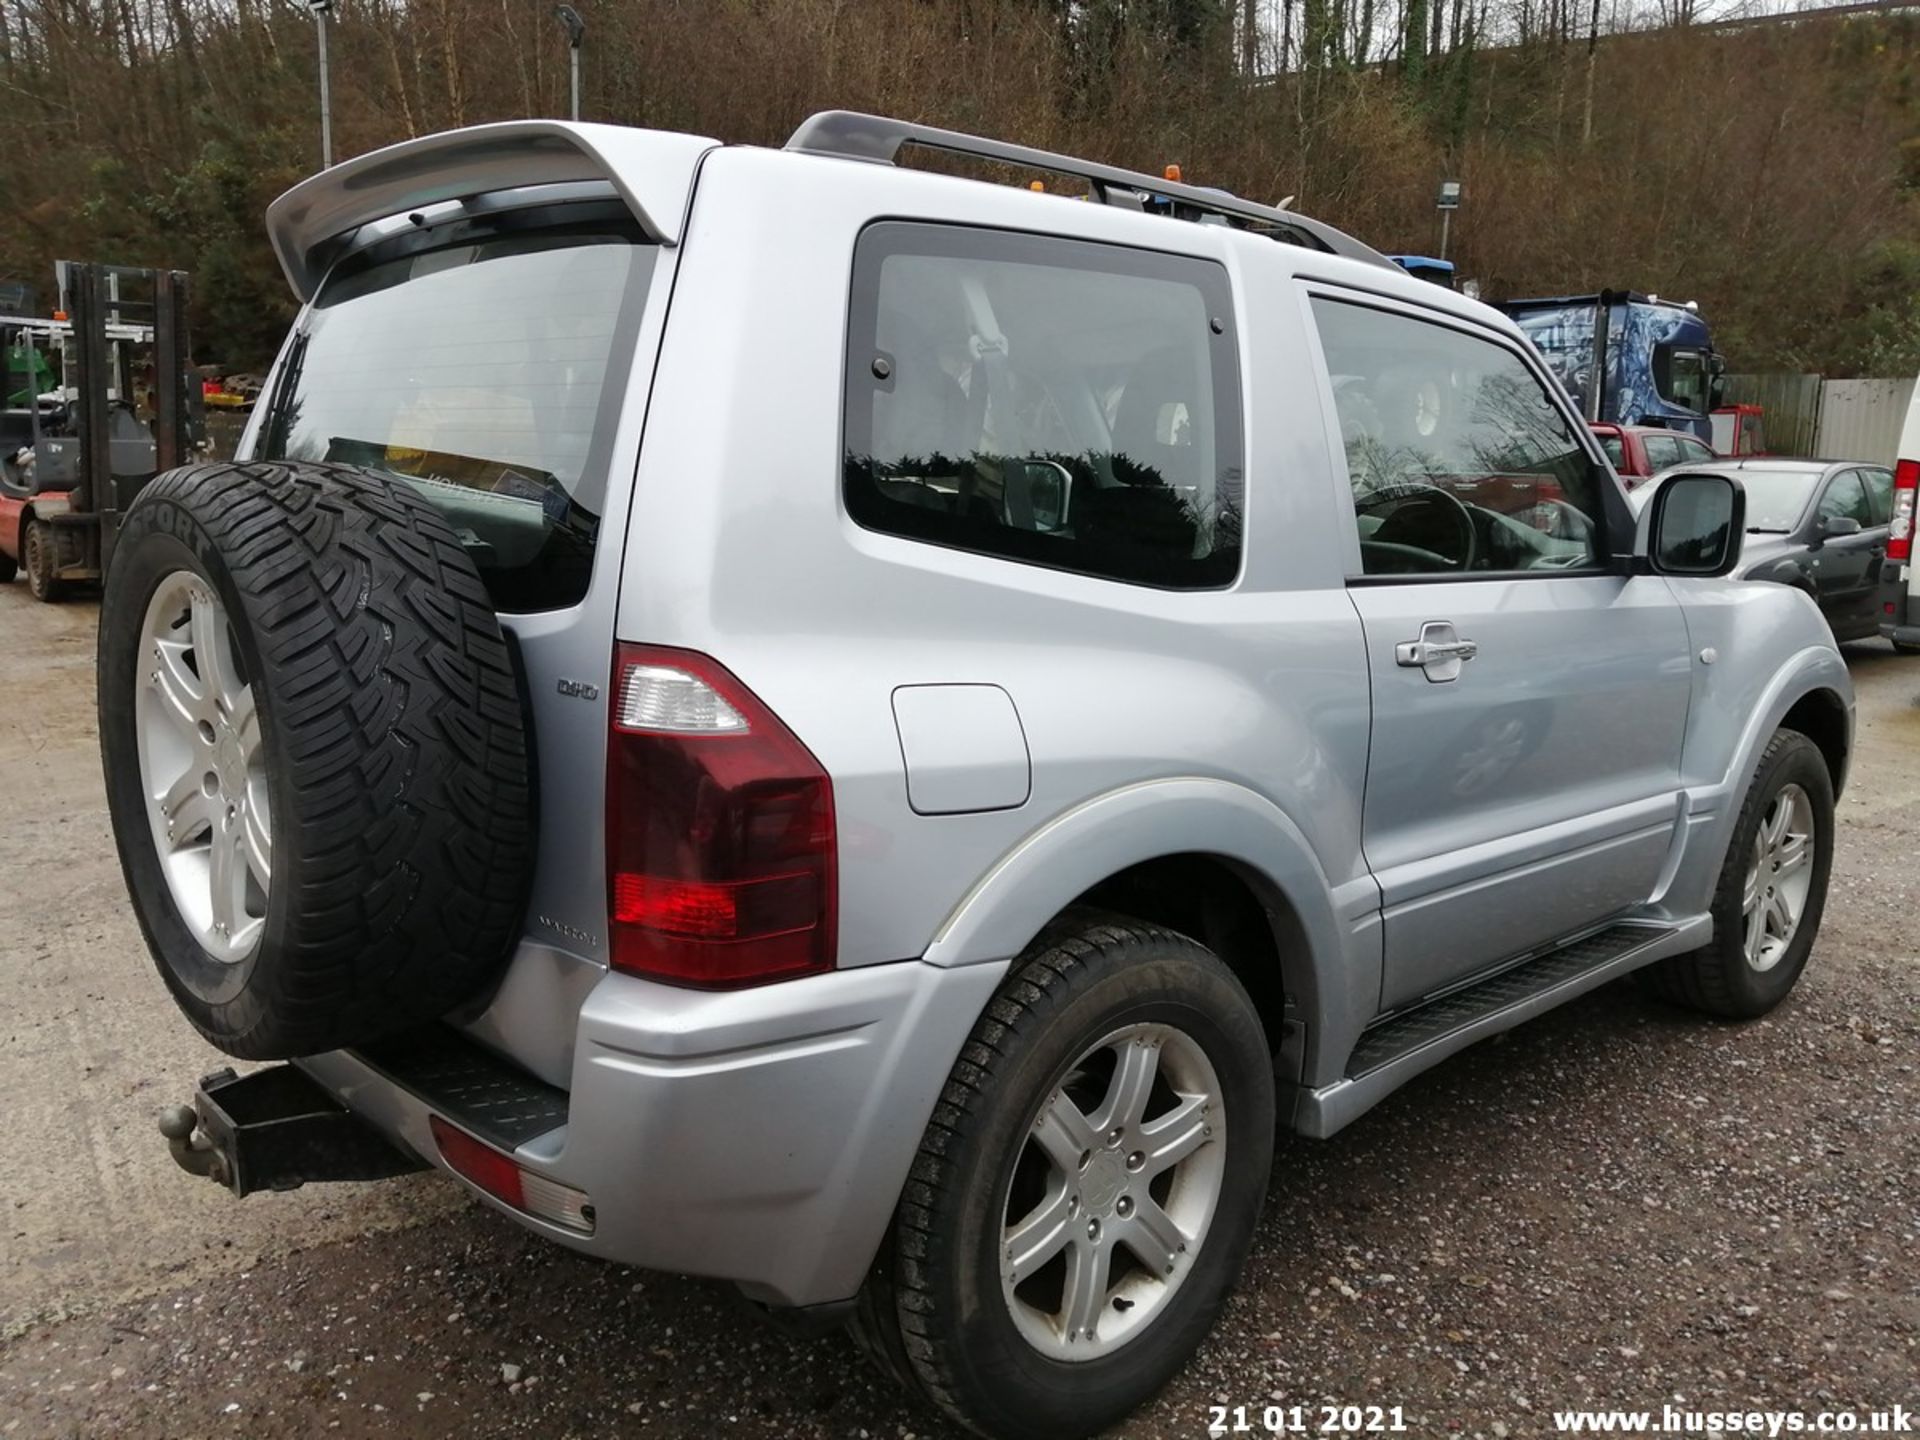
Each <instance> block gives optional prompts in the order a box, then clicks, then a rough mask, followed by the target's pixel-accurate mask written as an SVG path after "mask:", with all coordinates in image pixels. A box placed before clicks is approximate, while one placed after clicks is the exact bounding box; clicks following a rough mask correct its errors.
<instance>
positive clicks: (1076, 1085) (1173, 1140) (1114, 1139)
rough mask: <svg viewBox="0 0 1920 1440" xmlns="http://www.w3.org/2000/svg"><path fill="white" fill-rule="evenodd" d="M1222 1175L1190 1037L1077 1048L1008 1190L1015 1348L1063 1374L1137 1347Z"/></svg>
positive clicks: (1134, 1035) (1194, 1245) (1122, 1039)
mask: <svg viewBox="0 0 1920 1440" xmlns="http://www.w3.org/2000/svg"><path fill="white" fill-rule="evenodd" d="M1225 1168H1226V1125H1225V1115H1224V1111H1223V1107H1222V1104H1221V1098H1220V1081H1219V1077H1218V1076H1217V1075H1216V1074H1215V1072H1214V1068H1213V1065H1212V1063H1211V1062H1210V1061H1209V1060H1208V1059H1207V1056H1206V1052H1205V1051H1203V1050H1202V1049H1201V1048H1200V1046H1199V1044H1198V1043H1197V1042H1196V1041H1195V1040H1194V1039H1193V1038H1192V1037H1191V1036H1189V1035H1188V1034H1186V1033H1185V1032H1184V1031H1182V1030H1179V1029H1176V1028H1174V1027H1173V1026H1170V1025H1161V1024H1137V1025H1129V1026H1127V1027H1126V1028H1124V1029H1121V1030H1116V1031H1115V1032H1113V1033H1112V1034H1110V1035H1108V1036H1106V1037H1105V1038H1104V1039H1102V1040H1101V1041H1100V1042H1099V1043H1098V1044H1096V1045H1093V1046H1091V1047H1089V1048H1088V1049H1087V1050H1086V1051H1085V1052H1084V1053H1083V1054H1082V1055H1081V1056H1080V1058H1079V1059H1078V1060H1076V1061H1075V1062H1074V1063H1073V1065H1072V1066H1070V1067H1069V1068H1068V1071H1067V1073H1066V1075H1065V1076H1064V1077H1063V1078H1062V1080H1061V1081H1060V1083H1059V1084H1058V1085H1057V1086H1055V1087H1054V1089H1053V1091H1052V1093H1051V1094H1050V1095H1049V1096H1048V1098H1047V1100H1046V1102H1045V1103H1044V1104H1043V1105H1042V1106H1041V1107H1040V1111H1039V1114H1038V1115H1036V1116H1035V1117H1034V1119H1033V1122H1032V1125H1031V1127H1030V1129H1029V1132H1028V1135H1027V1138H1026V1140H1025V1142H1024V1143H1023V1145H1022V1147H1021V1152H1020V1155H1019V1156H1018V1157H1017V1160H1016V1163H1015V1166H1014V1173H1013V1176H1012V1179H1011V1181H1010V1183H1009V1185H1008V1191H1007V1199H1006V1204H1005V1208H1004V1212H1003V1217H1002V1226H1003V1232H1002V1238H1001V1246H1000V1281H1001V1292H1002V1295H1003V1296H1004V1298H1005V1300H1006V1304H1007V1307H1008V1310H1009V1312H1010V1313H1011V1315H1012V1317H1013V1321H1014V1324H1015V1326H1016V1328H1017V1329H1018V1330H1019V1332H1020V1334H1021V1335H1022V1336H1023V1337H1024V1338H1025V1339H1026V1341H1027V1342H1028V1343H1029V1344H1030V1345H1032V1346H1033V1347H1034V1348H1035V1349H1036V1350H1038V1351H1040V1352H1041V1353H1042V1354H1043V1355H1046V1356H1048V1357H1049V1358H1052V1359H1055V1360H1067V1361H1081V1360H1092V1359H1097V1358H1099V1357H1101V1356H1103V1355H1107V1354H1110V1353H1111V1352H1112V1351H1114V1350H1115V1349H1117V1348H1118V1347H1119V1346H1121V1345H1123V1344H1125V1343H1126V1342H1127V1341H1128V1340H1129V1339H1131V1338H1132V1337H1133V1336H1135V1335H1137V1334H1139V1333H1140V1332H1141V1331H1142V1330H1143V1329H1144V1328H1145V1327H1146V1326H1147V1325H1149V1324H1150V1323H1151V1322H1152V1321H1153V1320H1154V1318H1155V1317H1156V1316H1157V1315H1159V1314H1160V1313H1161V1312H1162V1311H1163V1310H1164V1309H1165V1307H1166V1305H1167V1302H1168V1301H1169V1300H1170V1299H1171V1298H1172V1296H1173V1294H1174V1292H1175V1291H1177V1290H1178V1289H1179V1287H1180V1285H1181V1283H1182V1282H1183V1281H1184V1280H1185V1279H1186V1277H1187V1275H1188V1274H1189V1273H1191V1271H1192V1268H1193V1263H1194V1259H1195V1257H1196V1255H1197V1254H1198V1252H1199V1249H1200V1246H1201V1244H1202V1243H1203V1242H1204V1241H1205V1239H1206V1234H1207V1227H1208V1225H1209V1223H1210V1222H1211V1220H1212V1218H1213V1212H1214V1209H1215V1207H1216V1206H1217V1204H1218V1203H1219V1199H1220V1192H1221V1186H1222V1182H1223V1177H1224V1175H1225Z"/></svg>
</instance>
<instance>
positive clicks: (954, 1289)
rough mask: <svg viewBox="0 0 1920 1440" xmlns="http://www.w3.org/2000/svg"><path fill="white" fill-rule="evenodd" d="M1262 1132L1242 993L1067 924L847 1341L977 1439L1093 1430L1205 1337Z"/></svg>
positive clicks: (1132, 934)
mask: <svg viewBox="0 0 1920 1440" xmlns="http://www.w3.org/2000/svg"><path fill="white" fill-rule="evenodd" d="M1273 1127H1274V1088H1273V1069H1272V1059H1271V1055H1270V1053H1269V1051H1268V1048H1267V1043H1266V1037H1265V1033H1264V1031H1263V1029H1262V1027H1261V1023H1260V1017H1259V1015H1258V1013H1257V1012H1256V1011H1255V1009H1254V1007H1253V1003H1252V1001H1251V1000H1249V999H1248V997H1247V992H1246V990H1245V989H1244V988H1243V987H1242V986H1241V984H1240V982H1239V980H1238V979H1237V978H1236V977H1235V976H1234V975H1233V973H1232V972H1231V971H1230V970H1229V969H1228V968H1227V967H1226V966H1225V965H1224V964H1222V963H1221V961H1220V960H1219V959H1218V958H1217V957H1216V956H1214V955H1213V954H1212V953H1211V952H1210V951H1208V950H1207V949H1205V948H1204V947H1202V946H1201V945H1199V944H1197V943H1195V942H1194V941H1192V940H1190V939H1188V938H1187V937H1185V936H1183V935H1179V934H1176V933H1174V932H1172V931H1169V930H1165V929H1161V928H1160V927H1158V926H1153V925H1147V924H1142V923H1139V922H1136V921H1132V920H1126V919H1121V918H1118V917H1107V916H1102V915H1098V914H1095V913H1093V912H1079V913H1077V914H1075V915H1073V916H1071V917H1069V920H1068V921H1067V922H1064V923H1063V924H1062V925H1060V926H1058V927H1056V928H1055V929H1054V930H1053V931H1051V932H1050V933H1048V934H1047V935H1044V936H1042V937H1041V939H1040V941H1039V942H1037V943H1036V945H1035V947H1034V948H1033V949H1032V950H1030V951H1029V953H1028V956H1027V958H1025V959H1024V960H1022V961H1020V962H1017V963H1016V965H1015V968H1014V970H1013V971H1012V973H1011V974H1010V975H1009V976H1008V978H1007V980H1006V982H1005V983H1004V984H1003V985H1002V986H1001V989H1000V991H999V992H998V994H997V995H996V996H995V998H994V1000H993V1001H992V1002H991V1003H990V1004H989V1005H988V1007H987V1010H986V1013H985V1015H984V1016H983V1017H982V1018H981V1020H980V1022H979V1024H978V1025H977V1026H976V1027H975V1029H974V1033H973V1036H972V1038H971V1039H970V1040H969V1041H968V1043H967V1046H966V1048H965V1050H963V1051H962V1053H961V1057H960V1059H959V1061H958V1063H957V1064H956V1065H955V1066H954V1069H953V1073H952V1075H951V1077H950V1078H949V1080H948V1082H947V1086H946V1089H945V1091H944V1093H943V1094H942V1096H941V1099H940V1102H939V1104H938V1106H937V1107H936V1109H935V1112H934V1116H933V1120H932V1123H931V1124H930V1125H929V1127H928V1129H927V1133H926V1136H925V1138H924V1139H923V1140H922V1142H921V1146H920V1153H919V1156H918V1157H917V1158H916V1160H915V1162H914V1166H913V1171H912V1174H911V1176H910V1178H909V1179H908V1182H907V1186H906V1190H905V1193H904V1195H903V1197H902V1199H901V1202H900V1207H899V1211H898V1214H897V1216H896V1218H895V1222H894V1228H893V1232H892V1235H891V1237H890V1239H889V1242H888V1245H887V1248H886V1251H885V1252H884V1253H883V1255H882V1257H881V1261H880V1264H879V1266H878V1267H877V1269H876V1273H875V1275H874V1276H873V1279H872V1281H871V1282H870V1284H869V1286H868V1289H867V1292H866V1293H865V1294H864V1295H863V1296H862V1302H861V1307H860V1311H859V1314H858V1318H857V1320H856V1322H855V1330H856V1334H857V1335H858V1336H859V1338H860V1339H861V1340H862V1342H863V1343H864V1344H865V1345H866V1347H867V1348H868V1350H869V1351H870V1352H872V1353H874V1355H875V1358H876V1359H878V1360H879V1361H880V1362H881V1363H882V1365H883V1366H884V1367H885V1368H887V1369H889V1370H890V1371H891V1372H892V1373H893V1374H894V1375H895V1376H896V1377H898V1378H900V1379H902V1380H904V1381H906V1382H907V1383H908V1384H909V1385H910V1386H911V1387H913V1388H915V1389H918V1390H919V1391H920V1392H922V1393H923V1394H924V1395H925V1396H926V1397H927V1398H928V1399H930V1400H932V1401H933V1402H934V1403H935V1404H937V1405H938V1406H939V1407H940V1408H941V1409H943V1410H945V1411H946V1412H947V1413H948V1414H949V1415H951V1416H952V1417H953V1418H954V1419H956V1420H958V1421H959V1422H960V1423H962V1424H964V1425H967V1426H969V1427H971V1428H972V1429H974V1430H977V1431H979V1432H981V1433H982V1434H986V1435H992V1436H1003V1437H1034V1440H1042V1437H1044V1440H1061V1437H1067V1436H1078V1435H1086V1434H1090V1433H1092V1432H1094V1431H1097V1430H1101V1429H1104V1428H1105V1427H1107V1426H1108V1425H1111V1424H1113V1423H1114V1422H1115V1421H1117V1420H1119V1419H1120V1418H1122V1417H1123V1416H1125V1415H1126V1414H1127V1413H1129V1412H1130V1411H1132V1410H1133V1409H1134V1408H1135V1407H1137V1406H1138V1405H1140V1404H1141V1403H1142V1402H1144V1401H1145V1400H1147V1399H1149V1398H1150V1397H1151V1396H1152V1395H1153V1394H1154V1393H1155V1392H1157V1391H1158V1390H1159V1389H1160V1388H1161V1387H1162V1386H1163V1385H1164V1384H1165V1383H1166V1382H1167V1381H1168V1379H1170V1378H1171V1377H1172V1376H1173V1375H1174V1374H1175V1373H1176V1372H1177V1371H1178V1370H1179V1369H1180V1367H1181V1366H1182V1365H1183V1364H1185V1363H1186V1361H1187V1359H1188V1357H1189V1356H1190V1355H1192V1353H1193V1351H1194V1349H1195V1348H1196V1347H1197V1346H1198V1345H1199V1344H1200V1342H1201V1340H1202V1339H1204V1338H1205V1336H1206V1334H1207V1331H1208V1330H1209V1329H1211V1328H1212V1325H1213V1322H1214V1320H1215V1318H1216V1317H1217V1316H1218V1314H1219V1312H1220V1308H1221V1306H1222V1305H1223V1304H1224V1303H1225V1301H1226V1297H1227V1295H1228V1293H1229V1292H1230V1291H1231V1290H1232V1288H1233V1285H1234V1283H1235V1280H1236V1279H1237V1277H1238V1275H1239V1272H1240V1267H1241V1265H1242V1263H1243V1262H1244V1261H1245V1258H1246V1254H1247V1249H1248V1246H1249V1245H1250V1243H1251V1241H1252V1238H1253V1230H1254V1226H1255V1224H1256V1222H1257V1221H1258V1219H1259V1216H1260V1207H1261V1203H1262V1201H1263V1200H1264V1198H1265V1195H1266V1188H1267V1174H1268V1170H1269V1167H1270V1165H1271V1163H1272V1155H1273Z"/></svg>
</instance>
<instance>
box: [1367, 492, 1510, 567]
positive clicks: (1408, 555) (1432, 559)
mask: <svg viewBox="0 0 1920 1440" xmlns="http://www.w3.org/2000/svg"><path fill="white" fill-rule="evenodd" d="M1428 507H1434V508H1437V509H1439V510H1440V511H1442V512H1443V513H1444V515H1445V517H1446V521H1447V522H1449V523H1451V525H1452V527H1453V528H1454V529H1455V530H1457V531H1458V532H1459V535H1460V544H1459V547H1458V549H1459V553H1458V554H1457V555H1446V554H1442V553H1441V552H1440V551H1438V550H1435V549H1433V548H1431V547H1430V546H1429V545H1425V544H1417V543H1413V541H1411V540H1406V539H1401V538H1398V537H1396V536H1395V535H1393V534H1390V533H1389V532H1390V531H1392V530H1395V529H1398V530H1401V531H1403V532H1404V531H1406V530H1409V529H1412V528H1413V527H1411V526H1410V525H1408V524H1407V523H1406V522H1407V520H1408V518H1410V514H1417V513H1418V512H1420V511H1421V510H1423V509H1426V508H1428ZM1354 508H1355V509H1356V510H1358V511H1359V513H1360V514H1362V515H1365V514H1367V513H1369V512H1370V511H1373V510H1378V509H1384V510H1386V511H1387V513H1386V514H1385V515H1383V516H1382V517H1381V520H1380V526H1379V528H1378V529H1377V530H1375V531H1374V532H1373V534H1372V535H1369V536H1366V537H1364V538H1362V540H1361V541H1360V549H1361V551H1362V553H1363V554H1364V553H1365V552H1367V551H1373V552H1375V553H1378V554H1380V555H1382V556H1383V557H1388V558H1391V559H1396V560H1399V561H1401V562H1402V563H1401V564H1399V565H1394V566H1392V567H1391V568H1390V569H1389V571H1388V572H1387V573H1405V572H1408V571H1414V572H1417V571H1425V570H1471V569H1472V568H1473V562H1474V561H1475V560H1476V559H1477V558H1479V553H1480V535H1479V531H1478V530H1477V529H1476V528H1475V527H1474V523H1473V516H1472V515H1470V514H1469V513H1468V512H1467V507H1466V506H1465V505H1464V504H1462V503H1461V500H1460V497H1459V496H1457V495H1455V494H1453V493H1451V492H1450V491H1447V490H1442V489H1441V488H1440V487H1439V486H1438V485H1388V486H1382V487H1381V488H1380V489H1378V490H1375V491H1373V492H1372V493H1371V494H1369V495H1365V496H1361V497H1359V498H1358V499H1356V500H1355V501H1354ZM1425 528H1426V527H1421V530H1420V531H1416V532H1415V538H1416V539H1418V540H1425V539H1427V538H1428V537H1427V535H1426V534H1425V533H1421V532H1424V530H1425Z"/></svg>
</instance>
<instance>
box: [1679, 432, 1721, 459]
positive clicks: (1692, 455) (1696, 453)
mask: <svg viewBox="0 0 1920 1440" xmlns="http://www.w3.org/2000/svg"><path fill="white" fill-rule="evenodd" d="M1674 443H1675V444H1676V445H1678V446H1679V447H1680V459H1679V461H1678V462H1677V463H1679V464H1681V465H1698V464H1700V463H1701V462H1702V461H1704V460H1711V459H1713V447H1712V446H1711V445H1703V444H1701V442H1700V441H1698V440H1695V439H1694V438H1693V437H1692V436H1691V435H1680V436H1676V437H1675V440H1674Z"/></svg>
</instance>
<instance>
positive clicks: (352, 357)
mask: <svg viewBox="0 0 1920 1440" xmlns="http://www.w3.org/2000/svg"><path fill="white" fill-rule="evenodd" d="M421 238H425V237H421ZM637 239H638V236H637V232H633V231H632V230H631V227H630V222H623V221H620V220H609V221H608V223H607V224H606V225H605V226H600V225H585V226H580V225H575V226H571V227H568V228H566V229H546V230H539V231H532V232H526V231H523V232H521V233H516V234H510V235H495V236H490V237H486V238H474V239H472V240H470V241H468V242H467V243H459V244H451V245H442V246H438V247H433V248H415V249H410V250H405V249H404V247H401V248H403V250H404V253H387V254H382V253H380V252H378V251H376V252H373V253H372V254H370V255H369V256H366V257H363V258H362V259H361V260H360V261H359V262H358V263H353V264H350V266H348V267H345V268H343V269H342V270H340V271H337V272H336V273H335V274H334V275H333V276H331V277H329V279H328V281H327V283H326V285H325V286H324V287H323V288H322V289H321V291H320V294H319V296H318V298H317V299H316V300H315V301H314V304H313V307H312V308H311V310H310V311H309V312H308V314H307V317H306V321H305V327H304V329H303V330H302V332H301V333H300V334H298V335H296V337H295V338H294V340H293V342H292V348H291V349H290V350H289V352H288V358H287V362H286V364H285V365H284V366H283V371H284V376H285V378H284V380H283V381H282V382H281V383H280V384H279V385H278V387H277V391H276V394H275V396H274V397H273V409H272V411H271V413H270V414H269V416H268V421H267V423H266V425H265V426H264V427H263V429H262V432H261V441H260V444H259V446H258V447H257V450H256V453H257V454H258V455H259V456H260V457H261V458H264V459H280V458H286V459H294V460H336V461H342V462H345V463H347V464H352V465H364V466H370V467H373V468H376V469H380V470H384V471H387V472H389V473H390V474H394V475H398V476H400V477H401V478H402V479H405V480H407V481H409V482H410V483H412V484H413V485H414V486H416V487H417V488H418V489H419V490H420V492H421V493H422V494H423V495H425V496H426V497H427V498H428V499H429V500H431V501H432V502H433V503H434V504H435V505H437V506H438V507H439V508H440V509H441V510H443V511H444V512H445V513H446V514H447V516H448V518H449V520H450V521H451V523H452V524H453V526H454V529H455V531H456V532H458V533H459V534H460V536H461V538H462V539H463V540H464V541H466V543H467V548H468V553H469V554H470V555H472V557H473V558H474V560H475V562H476V564H477V565H478V566H479V569H480V573H481V575H482V577H483V578H484V579H485V580H486V582H487V586H488V589H489V591H490V592H491V594H492V597H493V601H494V603H495V605H497V606H498V607H499V608H501V609H503V610H510V611H511V610H540V609H550V608H553V607H555V606H560V605H567V604H571V603H573V602H575V601H577V600H579V599H580V598H581V597H582V596H583V595H584V594H585V593H586V588H587V581H588V578H589V575H590V571H591V564H592V556H593V547H594V541H595V538H596V535H597V533H598V530H599V524H600V510H601V508H602V503H603V496H604V492H605V463H606V461H605V453H604V451H605V440H606V435H605V431H606V430H607V429H609V428H610V425H611V414H610V413H607V412H610V411H611V409H612V408H614V407H616V406H617V404H618V396H617V392H618V390H619V388H620V387H619V385H618V384H610V381H611V380H613V378H614V377H616V376H618V377H621V378H624V375H625V373H626V357H625V356H624V355H623V354H621V347H620V346H619V345H618V343H617V341H618V339H619V337H620V336H621V335H622V334H625V335H627V336H628V337H629V338H630V336H631V328H630V325H631V321H632V318H633V317H634V316H636V315H637V312H638V299H639V297H640V296H641V295H642V294H643V293H644V290H645V285H646V280H647V278H648V277H649V276H650V275H651V273H652V268H653V258H654V254H655V252H654V250H653V249H652V247H650V246H644V245H641V244H638V243H636V242H637ZM628 348H629V349H630V345H629V347H628ZM610 397H611V403H609V400H610ZM603 420H604V422H605V423H604V424H603Z"/></svg>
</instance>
